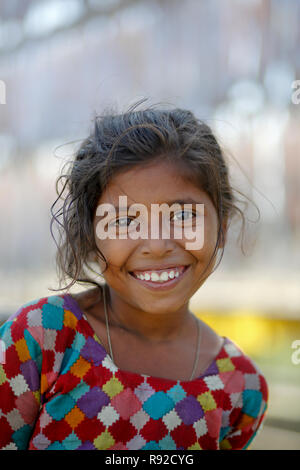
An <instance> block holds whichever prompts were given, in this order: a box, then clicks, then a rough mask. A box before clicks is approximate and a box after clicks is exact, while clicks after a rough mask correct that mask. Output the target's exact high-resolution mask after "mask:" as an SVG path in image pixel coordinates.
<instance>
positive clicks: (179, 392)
mask: <svg viewBox="0 0 300 470" xmlns="http://www.w3.org/2000/svg"><path fill="white" fill-rule="evenodd" d="M167 394H168V395H169V397H171V398H172V400H173V402H174V403H177V402H178V401H180V400H182V399H183V398H185V397H186V392H185V390H184V389H183V388H182V386H181V385H179V384H176V385H174V387H172V388H170V390H168V391H167Z"/></svg>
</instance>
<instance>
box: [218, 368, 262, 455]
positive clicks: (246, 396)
mask: <svg viewBox="0 0 300 470" xmlns="http://www.w3.org/2000/svg"><path fill="white" fill-rule="evenodd" d="M251 375H253V374H251ZM252 385H254V386H251V385H250V386H248V387H246V389H245V390H243V392H242V393H241V395H240V396H239V399H238V401H237V403H236V404H235V406H234V407H233V409H232V411H231V416H230V426H229V427H228V428H227V432H226V434H225V436H224V437H223V438H222V440H221V442H220V449H221V450H249V446H250V444H251V442H252V441H253V439H254V437H255V436H256V435H257V434H258V433H259V432H260V431H261V429H262V425H263V420H264V418H265V416H266V411H267V407H268V386H267V382H266V380H265V378H264V376H263V375H262V374H260V373H257V376H256V380H255V382H253V378H252Z"/></svg>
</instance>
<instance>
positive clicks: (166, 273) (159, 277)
mask: <svg viewBox="0 0 300 470" xmlns="http://www.w3.org/2000/svg"><path fill="white" fill-rule="evenodd" d="M189 267H190V265H188V266H176V267H172V268H168V269H156V270H147V271H131V272H129V274H130V275H131V276H132V277H133V278H134V279H135V280H136V281H138V282H140V283H142V284H144V285H145V286H146V287H151V288H155V289H157V288H163V287H169V286H170V287H171V286H173V285H174V284H177V283H178V282H179V281H180V280H181V278H182V277H183V276H184V274H185V273H186V271H187V270H188V268H189Z"/></svg>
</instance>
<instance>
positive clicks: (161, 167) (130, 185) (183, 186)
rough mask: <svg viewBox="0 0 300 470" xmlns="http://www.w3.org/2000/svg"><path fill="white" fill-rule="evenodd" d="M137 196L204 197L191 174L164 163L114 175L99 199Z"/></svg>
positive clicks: (158, 197) (157, 197)
mask: <svg viewBox="0 0 300 470" xmlns="http://www.w3.org/2000/svg"><path fill="white" fill-rule="evenodd" d="M122 194H123V195H125V194H126V195H127V196H128V197H130V195H131V196H132V198H134V199H135V198H139V199H141V198H142V199H162V200H166V199H170V198H171V199H172V198H173V199H175V197H176V198H181V197H190V198H191V197H198V198H199V197H201V196H202V197H204V196H205V194H206V193H205V192H204V190H203V189H202V187H201V184H200V181H199V182H198V181H197V179H196V178H195V175H192V174H191V173H190V172H185V171H184V169H181V168H179V167H176V166H175V165H171V164H168V163H165V162H162V163H160V164H156V165H148V166H138V167H134V168H132V169H129V170H127V171H124V172H122V173H119V174H117V175H115V176H114V177H113V178H112V180H111V181H110V183H109V184H108V186H107V187H106V189H105V190H104V191H103V194H102V196H101V198H100V199H108V198H109V199H115V198H118V197H119V196H120V195H122Z"/></svg>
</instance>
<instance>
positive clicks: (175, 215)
mask: <svg viewBox="0 0 300 470" xmlns="http://www.w3.org/2000/svg"><path fill="white" fill-rule="evenodd" d="M183 214H186V215H187V216H183ZM177 216H178V218H177ZM194 216H195V214H194V213H193V212H191V211H185V210H182V211H179V212H176V213H175V214H174V218H175V222H176V221H179V222H180V221H182V220H191V219H192V218H193V217H194Z"/></svg>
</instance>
